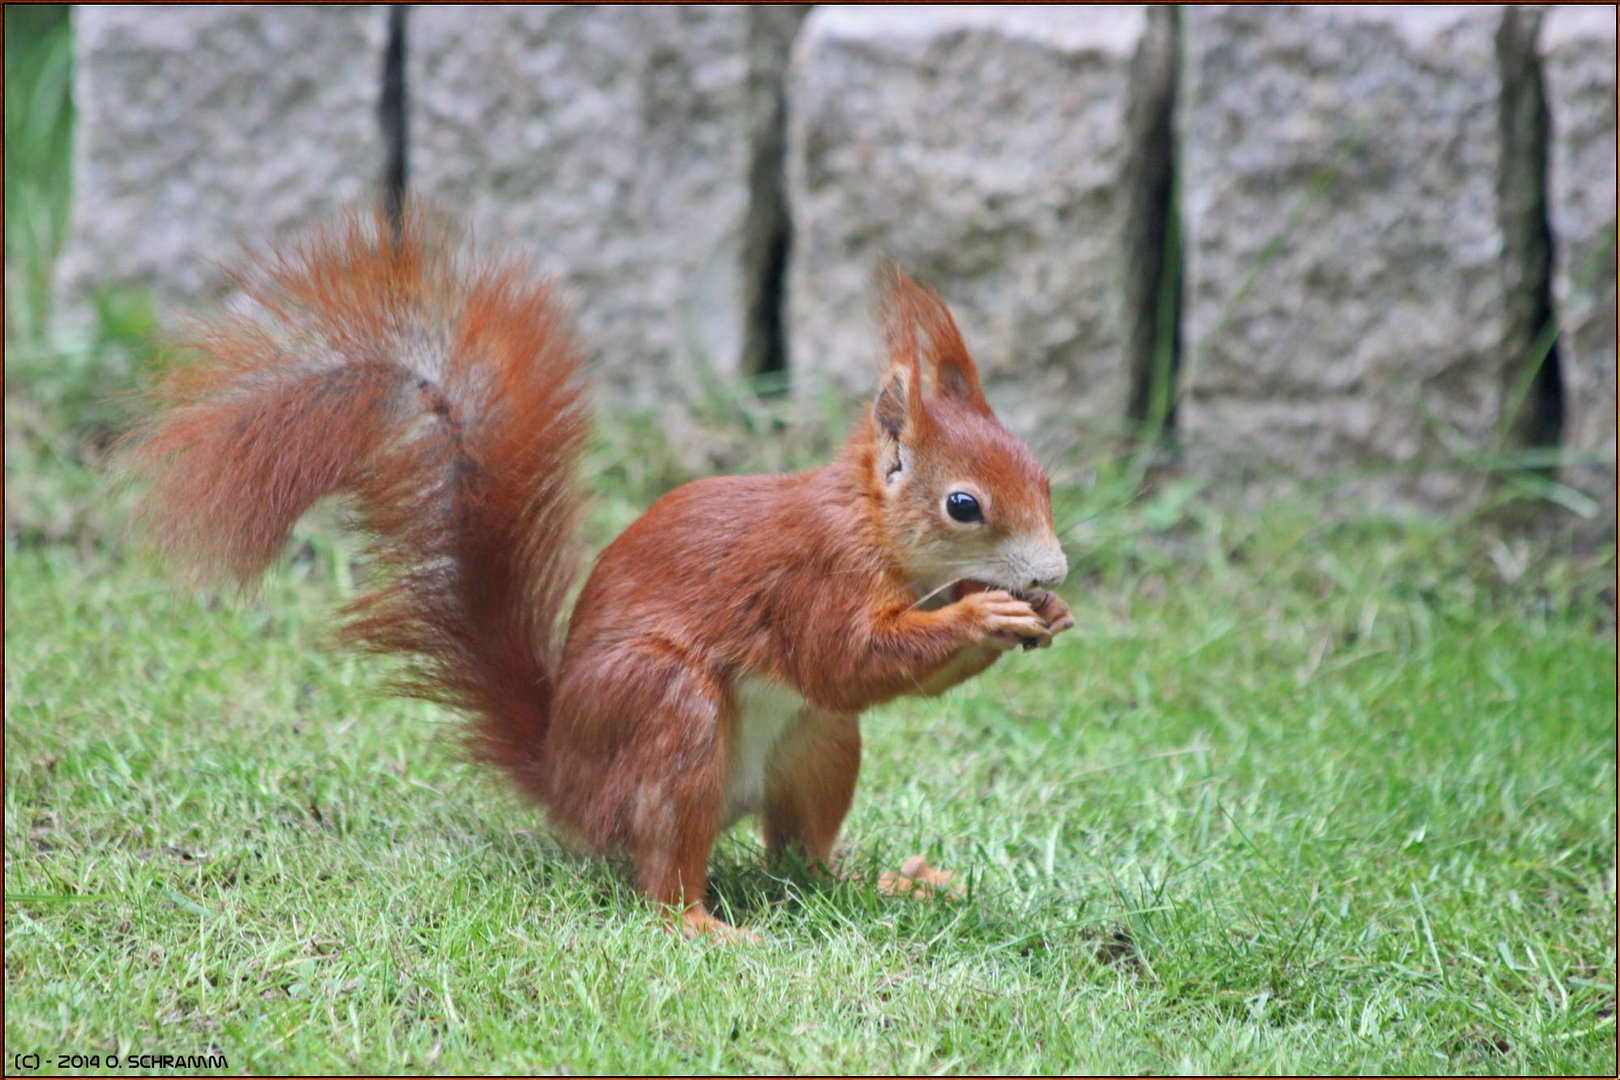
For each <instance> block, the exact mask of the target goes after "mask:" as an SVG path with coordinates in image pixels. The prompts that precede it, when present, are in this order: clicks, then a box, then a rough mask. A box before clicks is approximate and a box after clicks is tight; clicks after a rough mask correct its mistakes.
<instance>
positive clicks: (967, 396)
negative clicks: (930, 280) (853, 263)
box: [879, 263, 990, 414]
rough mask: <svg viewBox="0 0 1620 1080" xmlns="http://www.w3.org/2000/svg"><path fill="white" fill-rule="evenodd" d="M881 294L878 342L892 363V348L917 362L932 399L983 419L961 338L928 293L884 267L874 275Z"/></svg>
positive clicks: (984, 406)
mask: <svg viewBox="0 0 1620 1080" xmlns="http://www.w3.org/2000/svg"><path fill="white" fill-rule="evenodd" d="M879 283H880V286H881V288H882V289H883V316H884V317H883V326H884V337H885V339H886V341H887V342H888V345H889V353H890V357H891V362H892V358H893V356H894V355H895V353H896V352H897V351H899V350H898V349H897V346H899V347H901V348H903V349H904V350H905V351H907V352H908V353H909V354H910V355H912V356H914V357H917V358H918V359H919V361H920V363H919V367H920V368H921V370H922V371H923V372H924V373H925V375H926V377H927V379H928V383H929V386H928V390H929V392H930V393H931V394H932V395H933V396H934V397H941V398H950V399H952V400H954V401H959V402H961V403H962V404H964V405H967V406H969V407H970V408H972V409H975V410H977V411H979V412H982V413H985V414H989V412H990V403H989V402H988V401H986V400H985V397H984V390H983V389H982V388H981V387H980V385H979V369H978V366H977V365H975V364H974V363H973V357H972V356H970V355H969V354H968V350H967V345H966V343H965V342H963V341H962V332H961V331H960V330H958V329H957V328H956V320H955V319H953V318H951V313H950V310H949V309H948V308H946V306H945V301H943V300H941V299H940V298H939V294H938V293H936V292H934V290H932V289H924V288H922V287H920V286H919V285H918V284H917V283H916V282H914V281H912V280H911V279H910V278H909V277H907V276H906V274H905V272H904V271H902V270H901V269H900V268H899V267H898V266H896V265H895V264H893V263H890V264H888V265H887V266H885V267H883V269H882V270H880V271H879Z"/></svg>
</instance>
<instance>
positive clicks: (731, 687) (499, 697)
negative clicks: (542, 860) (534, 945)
mask: <svg viewBox="0 0 1620 1080" xmlns="http://www.w3.org/2000/svg"><path fill="white" fill-rule="evenodd" d="M233 281H234V284H235V285H236V286H237V287H238V289H239V290H240V291H241V293H243V294H244V295H245V297H246V298H247V300H248V301H249V303H247V304H243V305H236V306H234V307H232V308H230V309H228V310H224V311H221V312H219V313H216V314H214V315H212V316H210V317H208V318H207V319H206V320H204V321H202V322H200V323H198V324H197V327H196V330H197V332H196V333H195V334H194V335H193V336H192V337H191V338H190V339H189V340H188V341H187V342H183V343H181V344H182V347H183V348H185V349H186V350H187V351H189V352H191V353H194V354H195V356H196V362H194V363H190V364H186V365H183V366H179V367H176V368H174V369H172V370H171V371H170V372H169V373H168V374H167V375H165V376H164V377H163V378H162V379H161V380H159V381H158V383H157V385H156V386H155V387H154V389H153V391H152V393H153V401H154V405H155V407H154V408H153V410H152V412H151V414H150V415H149V417H148V418H147V419H146V421H145V422H144V423H142V424H141V425H139V426H138V427H137V428H136V429H135V430H134V431H133V432H132V434H131V438H130V442H129V443H128V445H127V446H126V447H125V449H124V451H123V453H124V455H125V457H124V460H125V462H126V465H128V466H130V467H132V468H133V469H134V470H135V471H136V472H138V473H145V474H149V475H151V476H152V478H153V483H152V485H151V487H150V488H149V490H148V491H147V493H146V495H145V496H144V498H143V500H142V504H141V511H140V513H141V516H142V517H143V518H144V519H145V522H146V524H147V525H148V526H149V528H150V530H151V535H152V536H153V538H154V539H155V541H156V542H157V545H158V547H159V548H160V549H161V550H162V551H163V552H164V553H166V554H167V555H169V556H171V557H175V558H178V559H179V560H181V561H182V562H184V563H186V564H189V565H190V566H191V567H192V568H193V569H195V570H197V571H200V572H202V573H204V574H205V575H209V574H212V575H214V576H225V577H230V578H235V579H238V580H240V581H242V582H244V583H247V582H251V581H252V580H254V579H255V578H256V577H257V576H258V575H259V574H261V573H262V571H263V570H264V569H265V568H266V567H267V566H268V565H269V564H270V563H271V562H272V561H274V560H275V558H276V557H277V556H278V555H279V553H280V552H281V551H282V549H283V548H284V546H285V544H286V542H287V539H288V536H289V534H290V532H291V530H292V527H293V525H294V523H295V522H296V521H297V520H298V519H299V517H300V516H301V515H302V514H303V513H304V512H305V510H307V509H308V508H309V507H310V505H311V504H313V503H314V502H316V501H317V500H318V499H321V498H323V497H325V496H327V495H333V494H339V493H342V494H346V495H348V496H350V497H351V499H352V503H353V506H354V508H355V515H356V520H355V524H356V526H357V527H358V528H359V529H360V530H361V532H362V533H363V535H364V536H365V537H366V538H367V541H368V548H367V554H368V558H369V559H370V563H371V565H372V567H373V568H374V570H376V571H377V573H378V578H379V580H380V582H381V583H380V584H379V585H377V586H376V587H375V588H373V589H372V590H371V591H369V592H367V593H365V594H364V595H362V596H360V597H359V598H358V599H356V600H354V601H353V602H352V603H351V604H350V606H349V608H348V610H347V613H346V614H347V620H346V623H345V625H344V627H343V631H342V633H343V636H344V638H345V639H346V640H347V641H348V642H350V643H351V644H354V645H356V646H358V647H359V648H360V649H362V650H365V651H370V652H375V653H388V654H396V655H402V656H404V657H405V658H407V660H408V668H407V675H406V676H405V685H404V687H403V689H404V691H405V692H406V693H408V694H411V695H414V696H418V697H422V698H427V699H430V700H433V701H437V702H440V703H443V704H445V705H448V706H450V707H452V708H454V709H457V710H459V711H461V712H462V713H464V714H465V715H466V716H467V717H468V720H469V732H470V735H471V739H472V743H473V745H474V747H475V750H476V752H477V754H478V756H480V757H481V758H482V759H484V760H485V761H488V762H490V763H492V764H494V765H495V766H497V767H499V769H500V770H502V771H503V772H504V773H505V774H506V776H507V777H509V778H510V779H511V780H512V781H513V782H514V784H515V785H516V786H517V787H518V788H519V789H520V790H521V791H522V792H524V793H525V794H527V795H528V796H530V797H532V798H533V799H534V800H535V801H537V802H538V803H540V804H541V806H543V807H544V808H545V810H546V811H547V813H548V816H549V819H550V821H551V822H552V824H553V825H554V827H555V828H556V829H557V830H558V831H559V832H560V833H561V834H562V835H563V836H564V837H565V838H567V839H568V840H570V841H571V842H573V843H574V844H576V845H581V846H583V847H584V848H586V849H587V850H591V851H597V852H617V853H620V854H622V855H624V856H627V857H628V859H629V862H630V864H631V866H632V867H633V871H634V875H635V881H636V884H637V886H638V887H639V888H640V889H641V890H642V891H643V892H645V893H646V894H647V895H648V896H650V897H652V898H653V899H655V900H657V901H660V902H661V903H662V904H664V905H668V910H670V912H671V914H672V916H673V917H674V918H675V919H676V920H677V922H678V924H679V925H680V926H681V927H682V928H683V929H684V930H685V932H686V933H687V934H688V936H696V935H701V934H719V935H722V936H729V935H730V934H732V933H733V928H731V927H730V926H729V925H728V924H726V923H724V922H722V921H721V920H719V919H717V918H716V917H715V916H713V915H712V914H710V912H709V911H708V909H707V908H706V907H705V905H704V892H705V888H706V883H707V880H706V878H707V864H708V858H709V851H710V848H711V847H712V845H713V844H714V841H715V838H716V837H717V835H718V834H719V833H720V832H721V831H722V830H723V829H726V828H728V827H729V826H730V825H731V824H733V823H734V822H735V821H737V820H738V819H739V818H741V817H742V816H744V815H747V814H757V815H758V817H759V819H760V821H761V825H762V827H763V831H764V839H765V847H766V850H767V853H768V854H769V855H770V856H771V857H773V858H779V857H783V856H789V855H790V853H791V857H794V858H797V859H800V860H802V861H803V862H804V863H805V864H807V865H810V866H812V867H819V868H826V867H828V865H829V863H830V857H831V853H832V848H833V843H834V840H835V839H836V837H837V835H838V830H839V826H840V824H841V823H842V821H843V819H844V816H845V814H846V813H847V812H848V810H849V806H850V801H851V798H852V797H853V795H854V791H855V779H856V774H857V772H858V771H859V769H860V759H861V735H860V729H859V717H860V714H861V713H862V712H863V711H864V710H866V709H868V708H870V707H872V706H874V705H877V704H880V703H882V702H885V701H888V700H890V699H892V698H895V697H898V696H900V695H902V694H924V695H934V694H939V693H941V692H942V691H944V690H946V689H948V688H950V687H952V686H955V685H956V684H958V683H960V682H962V681H963V680H965V679H969V678H971V677H973V676H974V675H977V674H978V673H979V672H981V671H983V670H985V669H986V668H988V667H989V666H990V665H991V664H993V663H995V661H996V659H997V658H998V657H999V656H1000V655H1001V654H1002V653H1003V652H1004V651H1006V650H1008V649H1011V648H1013V647H1015V646H1017V645H1020V644H1022V645H1024V646H1025V647H1026V648H1029V647H1034V646H1044V645H1049V644H1050V643H1051V640H1052V636H1053V635H1055V634H1057V633H1060V632H1061V631H1063V630H1066V629H1068V628H1069V627H1071V626H1073V625H1074V619H1073V617H1072V615H1070V613H1069V609H1068V607H1067V606H1066V605H1065V604H1064V603H1063V601H1062V600H1060V599H1058V597H1057V596H1055V595H1054V594H1053V593H1052V592H1051V591H1050V590H1052V589H1053V588H1055V587H1056V586H1057V585H1058V584H1059V583H1061V582H1062V581H1063V579H1064V577H1065V575H1066V574H1067V572H1068V564H1067V561H1066V559H1065V557H1064V553H1063V550H1062V548H1061V547H1060V545H1059V543H1058V538H1057V535H1056V532H1055V530H1054V527H1053V521H1052V507H1051V492H1050V485H1049V483H1048V481H1047V477H1046V475H1045V473H1044V471H1043V470H1042V468H1041V466H1040V464H1039V462H1037V461H1036V460H1035V457H1034V456H1033V455H1032V454H1031V453H1030V451H1029V449H1028V448H1027V447H1026V446H1025V445H1024V444H1023V443H1022V442H1020V441H1019V440H1018V439H1017V438H1015V437H1014V436H1013V435H1012V434H1011V433H1010V432H1008V431H1007V429H1006V428H1005V427H1003V426H1002V425H1001V423H1000V422H999V421H998V420H997V419H996V417H995V416H994V414H993V413H992V412H991V410H990V406H989V404H988V403H987V402H986V400H985V397H984V393H983V391H982V390H981V388H980V385H979V375H978V371H977V369H976V368H975V366H974V362H973V360H972V358H971V357H970V356H969V354H968V351H967V348H966V346H965V345H964V344H963V341H962V337H961V334H960V333H959V332H958V330H957V327H956V324H955V322H954V321H953V320H952V318H951V315H950V313H949V312H948V311H947V310H946V308H945V305H944V303H943V302H942V301H941V300H940V298H939V296H938V295H937V294H936V293H934V292H933V291H931V290H926V289H923V288H920V287H918V286H917V285H915V284H914V283H913V282H912V281H911V280H910V279H908V278H907V277H906V276H905V275H904V274H902V273H901V272H900V271H899V270H897V269H893V270H889V271H887V272H886V274H885V275H884V281H883V298H882V303H881V316H882V325H883V332H882V349H883V353H884V363H885V364H886V371H885V372H884V374H883V376H882V380H881V383H880V384H879V389H878V392H877V396H876V398H875V399H874V401H873V403H872V405H871V408H870V410H869V411H868V412H867V414H866V416H865V417H864V418H863V420H862V422H861V423H860V424H859V425H858V427H857V428H856V429H855V431H854V433H853V434H852V435H851V436H850V437H849V440H848V441H847V443H846V444H845V445H844V447H843V449H842V450H841V452H840V453H839V454H838V455H837V457H836V458H835V459H834V460H833V461H832V462H831V463H830V464H828V465H825V466H823V467H821V468H818V469H812V470H810V471H808V472H801V473H795V474H792V475H767V476H723V477H712V478H708V479H704V480H699V481H696V482H694V483H690V484H686V485H684V486H682V487H679V488H677V489H675V490H674V491H671V492H670V493H669V494H667V495H665V496H664V497H663V498H661V499H659V500H658V501H657V502H656V503H654V504H653V506H652V508H651V509H649V510H648V511H647V512H646V513H645V514H644V515H642V517H641V518H640V519H639V520H637V521H635V522H634V523H633V524H631V525H630V527H629V528H627V529H626V530H625V531H624V532H623V533H622V534H621V535H620V536H619V537H618V538H617V539H616V540H614V541H613V542H612V543H611V544H609V545H608V546H607V548H606V549H605V550H604V551H603V552H602V553H601V555H600V556H599V557H598V558H597V560H596V563H595V567H594V569H592V570H591V572H590V576H589V578H588V579H587V580H586V582H585V585H584V589H583V591H582V592H580V594H579V597H578V599H577V601H576V602H575V604H574V605H573V610H572V616H571V618H569V619H568V620H567V621H566V624H565V623H564V610H563V609H564V606H565V601H566V597H567V595H568V593H569V591H570V588H571V586H572V584H573V583H574V582H575V581H576V580H577V575H578V573H579V570H580V568H581V562H582V560H581V558H580V556H579V553H578V541H577V538H576V535H575V534H576V526H577V525H578V523H579V520H580V515H581V509H582V505H583V498H584V492H583V489H582V485H581V484H580V483H579V481H578V479H577V476H576V474H577V471H578V464H579V460H580V457H581V454H582V452H583V450H584V448H585V444H586V440H587V437H588V433H589V431H590V422H591V421H590V414H589V411H588V408H587V402H586V392H587V388H586V386H585V383H584V382H583V379H582V370H581V369H582V352H581V349H580V347H579V345H578V344H577V342H576V340H575V339H574V338H573V336H572V335H571V332H570V331H569V329H568V328H567V326H566V325H565V323H564V318H563V315H562V312H561V310H560V305H559V303H558V301H556V300H555V299H554V298H553V295H552V292H551V288H550V286H549V283H546V282H534V281H531V280H530V279H529V278H528V277H527V276H526V275H525V274H524V272H523V270H522V269H521V267H519V265H518V264H517V263H515V262H512V261H510V260H503V259H498V258H492V257H489V256H480V255H477V254H476V253H474V252H473V251H472V249H471V247H470V245H468V244H467V243H465V242H464V240H463V238H462V237H461V235H460V234H459V232H458V230H456V229H455V228H454V227H453V226H450V225H448V224H446V223H445V222H444V221H442V220H440V219H437V218H434V217H432V216H430V215H427V214H424V213H423V212H421V211H420V210H419V209H416V208H413V209H410V210H409V211H407V213H406V214H405V215H404V217H403V218H402V219H398V220H394V221H387V220H384V219H383V218H381V217H380V216H379V217H378V218H375V219H373V218H371V217H368V216H365V215H358V216H354V217H351V218H350V219H349V220H347V221H346V222H344V223H342V224H339V225H336V226H332V227H328V228H326V229H324V230H320V231H317V232H315V233H313V234H312V235H311V236H309V237H308V238H306V239H305V240H303V241H302V242H301V243H299V244H297V245H295V246H294V247H292V248H290V249H287V250H285V251H283V252H281V253H280V254H275V255H271V256H269V257H265V258H261V259H259V260H257V261H255V262H250V263H249V265H248V268H247V269H246V270H245V271H242V272H239V273H237V274H236V275H235V276H234V278H233ZM949 877H950V875H948V874H945V873H942V872H940V871H936V870H934V869H933V868H931V867H929V866H928V865H927V863H926V861H925V860H922V859H912V860H908V862H907V865H906V867H905V868H904V869H903V870H902V872H901V875H885V876H884V881H883V884H884V885H885V886H894V887H896V891H904V889H907V888H913V887H916V888H918V889H919V890H920V891H926V887H928V886H940V885H944V884H946V883H948V880H949Z"/></svg>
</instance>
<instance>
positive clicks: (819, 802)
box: [760, 709, 861, 873]
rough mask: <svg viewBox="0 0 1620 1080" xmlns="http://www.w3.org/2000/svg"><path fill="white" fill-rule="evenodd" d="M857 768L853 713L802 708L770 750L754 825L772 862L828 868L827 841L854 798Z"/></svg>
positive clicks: (830, 841) (832, 840) (834, 837)
mask: <svg viewBox="0 0 1620 1080" xmlns="http://www.w3.org/2000/svg"><path fill="white" fill-rule="evenodd" d="M860 771H861V730H860V725H859V722H858V720H857V718H856V717H854V716H846V715H840V714H837V713H824V712H820V711H819V710H815V709H806V710H805V711H804V712H803V713H801V714H800V716H799V718H798V720H797V722H796V723H794V724H793V725H792V726H791V727H790V728H789V729H788V731H787V733H786V734H784V735H783V737H782V741H781V743H780V744H778V745H777V747H776V748H775V749H774V750H773V751H772V752H771V759H770V762H769V765H768V767H767V769H766V773H765V794H764V799H763V801H762V804H761V806H760V823H761V825H762V826H763V830H764V833H765V854H766V857H767V858H768V859H769V860H770V861H772V862H779V861H781V860H783V859H784V858H797V859H800V860H802V861H803V862H804V864H805V865H806V866H809V867H810V868H812V869H814V870H816V871H817V872H820V873H825V872H830V871H831V869H832V866H831V860H832V850H833V844H834V843H835V842H836V841H837V840H838V830H839V827H840V826H842V825H843V823H844V817H845V815H846V814H848V813H849V805H850V803H851V802H852V801H853V800H854V797H855V780H856V777H857V776H858V775H859V774H860Z"/></svg>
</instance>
